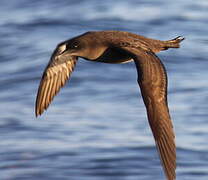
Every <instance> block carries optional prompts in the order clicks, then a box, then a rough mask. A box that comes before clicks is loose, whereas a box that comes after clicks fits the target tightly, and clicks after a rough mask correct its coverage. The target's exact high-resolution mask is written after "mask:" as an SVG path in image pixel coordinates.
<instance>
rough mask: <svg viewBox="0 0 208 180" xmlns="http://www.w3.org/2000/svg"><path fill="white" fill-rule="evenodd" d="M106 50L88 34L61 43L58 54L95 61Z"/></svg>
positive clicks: (57, 50)
mask: <svg viewBox="0 0 208 180" xmlns="http://www.w3.org/2000/svg"><path fill="white" fill-rule="evenodd" d="M105 50H106V47H105V46H103V44H102V43H101V42H100V41H99V40H98V39H96V38H95V37H93V36H91V34H90V33H86V34H83V35H81V36H78V37H75V38H72V39H70V40H67V41H64V42H62V43H60V44H59V45H58V46H57V49H56V53H57V54H58V55H64V56H77V57H82V58H85V59H89V60H94V59H97V58H98V57H99V56H101V55H102V54H103V52H104V51H105Z"/></svg>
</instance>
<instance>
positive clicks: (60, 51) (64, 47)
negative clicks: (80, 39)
mask: <svg viewBox="0 0 208 180" xmlns="http://www.w3.org/2000/svg"><path fill="white" fill-rule="evenodd" d="M65 50H66V44H63V45H61V46H60V47H59V53H63V52H64V51H65Z"/></svg>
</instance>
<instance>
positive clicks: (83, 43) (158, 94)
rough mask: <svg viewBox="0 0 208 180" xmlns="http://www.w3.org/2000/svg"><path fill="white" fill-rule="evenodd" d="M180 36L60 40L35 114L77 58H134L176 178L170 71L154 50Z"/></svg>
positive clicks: (94, 35)
mask: <svg viewBox="0 0 208 180" xmlns="http://www.w3.org/2000/svg"><path fill="white" fill-rule="evenodd" d="M183 39H184V38H182V37H180V36H179V37H177V38H175V39H172V40H169V41H160V40H154V39H150V38H146V37H143V36H140V35H136V34H132V33H129V32H122V31H99V32H87V33H85V34H82V35H80V36H77V37H75V38H72V39H70V40H67V41H64V42H62V43H60V44H59V45H58V46H57V48H56V49H55V51H54V53H53V55H52V56H51V60H50V62H49V64H48V66H47V67H46V69H45V71H44V73H43V76H42V79H41V82H40V86H39V89H38V94H37V99H36V110H35V113H36V116H38V115H41V114H42V113H43V111H44V110H46V109H47V107H48V106H49V104H50V103H51V101H52V100H53V97H54V96H55V95H56V94H57V93H58V91H59V90H60V88H61V87H62V86H63V85H64V84H65V83H66V80H68V79H69V77H70V74H71V73H72V71H73V69H74V67H75V65H76V61H77V59H78V57H82V58H84V59H86V60H90V61H98V62H104V63H126V62H129V61H134V62H135V65H136V68H137V72H138V84H139V86H140V89H141V94H142V97H143V100H144V104H145V106H146V109H147V116H148V120H149V124H150V127H151V130H152V132H153V136H154V139H155V142H156V146H157V149H158V152H159V155H160V159H161V163H162V165H163V168H164V171H165V174H166V177H167V179H168V180H174V179H175V178H176V175H175V169H176V147H175V140H174V139H175V136H174V131H173V125H172V123H171V118H170V115H169V110H168V102H167V74H166V71H165V68H164V66H163V64H162V62H161V61H160V59H159V58H158V57H157V56H156V54H155V53H157V52H160V51H162V50H166V49H168V48H178V47H179V46H180V45H179V43H180V42H181V41H182V40H183Z"/></svg>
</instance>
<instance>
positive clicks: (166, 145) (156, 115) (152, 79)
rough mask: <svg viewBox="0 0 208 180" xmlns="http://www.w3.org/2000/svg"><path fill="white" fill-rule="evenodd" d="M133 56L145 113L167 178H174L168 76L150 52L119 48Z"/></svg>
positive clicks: (174, 154)
mask: <svg viewBox="0 0 208 180" xmlns="http://www.w3.org/2000/svg"><path fill="white" fill-rule="evenodd" d="M122 49H123V50H125V51H127V52H128V53H129V54H130V55H131V56H132V57H133V58H134V61H135V64H136V68H137V71H138V83H139V86H140V89H141V93H142V97H143V100H144V104H145V106H146V109H147V116H148V120H149V124H150V127H151V129H152V132H153V135H154V139H155V141H156V145H157V149H158V151H159V155H160V159H161V162H162V164H163V168H164V171H165V174H166V176H167V179H168V180H174V179H175V177H176V175H175V169H176V147H175V136H174V131H173V125H172V122H171V118H170V115H169V110H168V103H167V75H166V71H165V68H164V66H163V64H162V62H161V61H160V59H159V58H158V57H157V56H156V55H155V54H154V53H153V52H151V51H147V50H143V49H139V48H138V47H136V48H133V47H122Z"/></svg>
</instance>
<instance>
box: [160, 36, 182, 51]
mask: <svg viewBox="0 0 208 180" xmlns="http://www.w3.org/2000/svg"><path fill="white" fill-rule="evenodd" d="M184 39H185V38H184V37H182V36H178V37H176V38H174V39H171V40H168V41H163V43H164V46H163V48H164V49H163V50H166V49H168V48H179V47H180V42H181V41H183V40H184Z"/></svg>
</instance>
